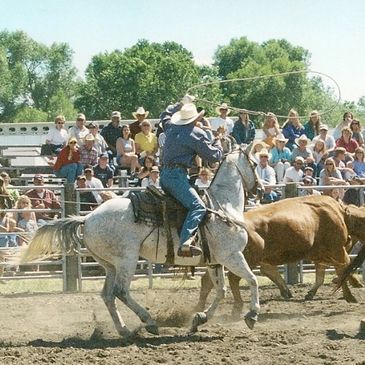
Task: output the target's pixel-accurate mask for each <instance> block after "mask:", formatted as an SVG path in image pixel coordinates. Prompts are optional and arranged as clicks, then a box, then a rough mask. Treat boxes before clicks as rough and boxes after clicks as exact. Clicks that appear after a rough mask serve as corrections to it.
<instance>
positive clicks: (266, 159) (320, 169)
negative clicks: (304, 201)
mask: <svg viewBox="0 0 365 365" xmlns="http://www.w3.org/2000/svg"><path fill="white" fill-rule="evenodd" d="M192 102H194V98H193V97H191V96H189V95H186V96H185V97H184V99H183V100H182V101H181V102H179V103H176V104H173V105H169V106H168V107H167V108H166V110H164V111H163V112H162V113H161V115H160V120H159V122H158V123H157V124H156V125H153V124H152V123H151V122H150V120H148V119H147V117H148V115H149V112H148V111H146V110H145V109H144V107H142V106H140V107H138V108H137V110H136V111H135V112H133V113H132V115H133V118H134V120H135V121H134V122H133V123H131V124H129V125H128V124H124V125H122V124H121V113H120V112H119V111H113V112H112V113H111V119H110V122H109V123H108V124H107V125H106V126H104V127H103V128H102V129H101V131H99V126H98V124H97V123H95V122H87V120H86V117H85V115H84V114H82V113H80V114H78V115H77V118H76V121H75V124H74V125H73V126H72V127H70V128H69V129H68V130H66V128H65V118H64V117H63V116H62V115H59V116H57V117H56V118H55V126H54V128H52V129H51V130H50V131H49V133H48V134H47V136H46V139H45V145H44V146H43V148H42V151H43V152H44V154H46V155H47V156H48V157H49V163H50V165H51V166H52V168H53V170H54V174H55V175H56V176H57V177H59V178H63V179H65V181H66V182H67V183H68V184H74V185H75V187H76V188H79V189H85V188H93V189H96V190H93V191H81V192H80V202H81V210H82V211H90V210H93V209H94V208H95V207H97V206H98V205H100V204H101V203H103V202H104V201H105V200H108V199H110V198H113V197H115V194H114V193H112V192H111V191H102V189H103V188H110V187H112V186H113V183H114V179H115V177H116V175H118V171H120V170H127V171H128V179H129V181H130V184H132V185H133V184H134V185H135V186H142V187H147V186H156V187H159V186H160V182H159V181H160V178H159V174H160V170H161V168H162V166H160V161H162V155H163V153H164V141H165V134H164V127H165V125H166V123H169V121H170V119H171V117H172V116H173V114H174V113H176V112H177V111H179V110H180V108H181V107H182V105H183V104H184V103H192ZM198 111H199V112H200V114H199V115H200V117H199V118H198V119H197V120H196V121H195V125H196V127H198V128H201V129H203V130H204V131H205V132H206V134H207V136H208V138H209V139H210V140H211V141H213V139H217V138H218V139H220V140H221V144H222V146H223V148H224V150H225V152H229V151H230V149H231V148H232V144H233V143H234V142H236V143H238V144H240V145H250V155H251V159H252V160H253V161H255V162H256V164H257V166H256V171H257V174H258V177H259V179H260V181H261V183H262V186H263V189H264V191H263V198H262V200H261V203H271V202H274V201H276V200H278V199H280V189H279V188H278V186H277V185H278V184H279V185H280V184H288V183H299V184H301V185H302V186H303V187H307V189H303V191H302V192H301V194H303V195H307V194H321V193H323V194H328V195H331V196H333V197H334V198H336V199H344V195H345V190H346V189H344V188H343V187H341V188H337V187H336V186H340V185H341V186H344V185H350V184H352V183H353V182H357V183H359V182H360V183H361V182H362V181H364V179H365V151H364V137H365V136H364V135H363V132H362V128H361V123H360V121H359V120H357V119H355V118H354V116H353V115H352V113H351V112H346V113H344V115H343V118H342V121H341V122H340V123H339V124H338V125H337V126H336V128H335V129H334V132H333V134H332V135H331V134H330V133H329V128H328V125H326V124H323V123H322V122H321V116H320V114H319V113H318V112H317V111H315V110H314V111H312V112H311V113H310V114H309V116H308V120H307V121H305V122H304V123H302V122H301V120H300V118H299V117H298V113H297V112H296V111H295V110H294V109H291V110H290V111H289V112H288V117H287V119H286V120H285V121H284V123H283V124H282V125H281V126H280V124H279V122H278V119H277V117H276V115H275V114H274V113H271V112H269V113H267V114H266V115H265V120H264V123H263V126H262V132H263V135H262V139H258V138H257V133H256V125H255V123H254V122H253V121H252V120H251V119H250V114H249V113H248V112H247V111H246V110H244V109H242V110H239V112H238V119H237V120H236V121H234V120H233V119H232V118H231V117H230V116H231V113H232V110H231V109H230V107H229V106H228V105H227V104H225V103H223V104H221V105H219V106H218V107H217V109H216V115H215V116H212V118H210V120H209V119H208V118H207V115H206V113H205V111H204V110H202V109H201V108H198ZM216 168H217V165H216V164H213V165H210V164H208V163H207V162H206V161H202V160H201V159H200V158H196V159H195V163H194V166H193V167H192V168H191V169H190V170H189V175H190V181H191V183H192V184H193V185H195V186H196V187H198V188H206V187H208V186H209V184H210V181H211V179H212V178H213V176H214V173H215V170H216ZM10 182H11V180H10V177H9V175H8V174H7V173H6V172H5V171H4V172H2V173H1V175H0V190H1V194H0V208H1V209H3V210H4V209H11V208H16V209H19V212H16V213H6V212H3V213H1V218H0V219H1V222H0V231H1V232H3V233H2V235H1V236H0V247H10V246H16V245H22V244H24V242H26V239H19V238H18V239H17V238H16V236H14V235H12V232H30V234H31V233H32V232H34V231H35V230H36V229H37V228H38V227H39V226H41V225H43V224H45V223H46V222H47V221H48V220H50V219H55V218H57V217H58V214H57V213H56V212H55V211H57V210H59V209H61V203H60V201H59V198H58V197H57V196H56V195H55V194H54V192H53V191H51V190H49V189H46V188H45V187H44V177H43V176H42V175H40V174H36V175H35V176H34V177H33V185H34V186H33V187H32V188H31V189H29V190H28V191H26V192H25V193H24V194H23V195H20V193H19V192H18V190H17V189H16V188H15V187H14V186H12V185H11V184H10ZM318 185H330V186H333V188H331V189H329V190H324V191H323V192H322V191H321V189H318V187H317V186H318ZM316 187H317V188H316ZM29 209H34V210H36V209H40V212H39V213H38V212H33V211H32V212H29V211H27V210H29ZM20 210H22V211H20ZM47 210H50V211H49V212H47ZM7 232H8V233H9V234H7Z"/></svg>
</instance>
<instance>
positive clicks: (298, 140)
mask: <svg viewBox="0 0 365 365" xmlns="http://www.w3.org/2000/svg"><path fill="white" fill-rule="evenodd" d="M300 141H305V142H306V143H307V144H308V142H310V141H311V140H310V139H309V138H308V137H307V136H306V135H305V134H302V135H301V136H300V137H298V138H295V143H296V144H297V145H298V146H299V142H300Z"/></svg>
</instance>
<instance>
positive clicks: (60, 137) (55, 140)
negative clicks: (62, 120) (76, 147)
mask: <svg viewBox="0 0 365 365" xmlns="http://www.w3.org/2000/svg"><path fill="white" fill-rule="evenodd" d="M67 140H68V133H67V131H66V129H63V128H62V129H57V128H51V129H50V130H49V131H48V133H47V135H46V141H49V143H50V144H56V145H59V144H66V142H67Z"/></svg>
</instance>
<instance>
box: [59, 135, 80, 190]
mask: <svg viewBox="0 0 365 365" xmlns="http://www.w3.org/2000/svg"><path fill="white" fill-rule="evenodd" d="M82 172H83V168H82V165H81V163H80V151H79V147H78V145H77V139H76V138H75V137H71V138H70V139H69V140H68V142H67V146H66V147H64V148H63V149H62V150H61V152H60V153H59V155H58V157H57V160H56V163H55V165H54V173H55V175H56V176H57V177H63V178H65V179H66V180H67V183H69V184H73V183H75V181H76V179H77V177H78V176H80V175H81V174H82Z"/></svg>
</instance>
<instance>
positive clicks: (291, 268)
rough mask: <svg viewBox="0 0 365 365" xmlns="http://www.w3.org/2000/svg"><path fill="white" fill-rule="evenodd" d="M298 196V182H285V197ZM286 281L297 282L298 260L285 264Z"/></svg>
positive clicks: (289, 282)
mask: <svg viewBox="0 0 365 365" xmlns="http://www.w3.org/2000/svg"><path fill="white" fill-rule="evenodd" d="M297 196H298V183H287V184H286V185H285V198H294V197H297ZM286 282H287V283H288V284H291V285H293V284H298V282H299V273H298V262H293V263H290V264H287V265H286Z"/></svg>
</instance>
